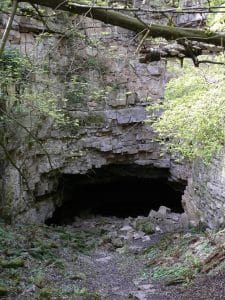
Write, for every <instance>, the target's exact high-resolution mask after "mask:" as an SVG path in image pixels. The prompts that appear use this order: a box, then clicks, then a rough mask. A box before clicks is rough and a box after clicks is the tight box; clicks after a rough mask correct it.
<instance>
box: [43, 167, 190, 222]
mask: <svg viewBox="0 0 225 300" xmlns="http://www.w3.org/2000/svg"><path fill="white" fill-rule="evenodd" d="M184 187H185V185H182V184H176V185H171V183H169V182H168V170H165V169H162V170H160V169H152V168H146V167H145V168H143V169H142V168H138V170H137V168H136V167H130V168H128V167H126V166H111V167H110V166H108V167H103V168H101V169H96V170H92V171H91V172H89V173H88V174H85V175H68V174H67V175H63V176H62V177H61V180H60V184H59V192H61V194H62V199H63V201H62V203H63V204H62V205H61V206H60V207H58V208H56V210H55V212H54V214H53V216H52V218H51V219H49V220H47V221H46V223H47V224H57V225H63V224H69V223H71V222H73V221H74V217H76V216H85V215H102V216H116V217H121V218H125V217H137V216H147V215H148V214H149V212H150V210H151V209H154V210H157V209H158V208H159V207H160V206H161V205H164V206H167V207H169V208H171V210H172V211H173V212H177V213H181V212H183V208H182V205H181V197H182V194H183V191H184Z"/></svg>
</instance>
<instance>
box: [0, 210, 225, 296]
mask: <svg viewBox="0 0 225 300" xmlns="http://www.w3.org/2000/svg"><path fill="white" fill-rule="evenodd" d="M133 222H134V219H131V218H128V219H118V218H114V217H110V218H109V217H108V218H105V217H98V216H92V217H89V218H79V219H77V220H76V221H75V222H74V223H73V224H71V225H69V226H35V225H26V226H25V225H20V226H9V225H4V224H3V223H0V299H7V300H9V299H15V300H17V299H19V300H23V299H24V300H28V299H29V300H30V299H36V300H40V299H43V300H44V299H46V300H48V299H50V300H54V299H75V300H76V299H77V300H83V299H87V300H88V299H90V300H98V299H107V300H126V299H139V300H148V299H151V300H174V299H177V300H191V299H193V300H194V299H196V300H197V299H198V300H199V299H204V300H207V299H215V300H219V299H221V300H222V299H225V273H224V272H223V269H224V266H223V263H224V260H223V251H224V242H223V232H220V233H207V234H206V233H202V232H186V233H171V234H146V233H144V232H142V231H138V230H136V229H135V228H134V226H133V224H134V223H133Z"/></svg>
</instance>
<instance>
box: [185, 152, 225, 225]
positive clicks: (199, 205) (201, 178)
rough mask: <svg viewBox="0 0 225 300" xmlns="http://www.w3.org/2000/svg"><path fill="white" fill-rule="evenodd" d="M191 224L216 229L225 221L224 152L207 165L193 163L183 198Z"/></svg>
mask: <svg viewBox="0 0 225 300" xmlns="http://www.w3.org/2000/svg"><path fill="white" fill-rule="evenodd" d="M183 201H184V205H185V207H186V210H187V211H188V213H189V215H190V216H191V218H192V220H193V223H194V224H198V222H201V223H203V224H204V225H207V226H209V227H210V228H218V227H219V226H224V221H225V152H224V150H223V151H221V152H220V154H218V155H217V156H216V157H214V158H213V159H212V162H211V163H210V164H209V165H207V166H206V165H204V164H202V163H201V162H199V161H196V162H194V164H193V168H192V178H190V179H189V183H188V186H187V189H186V192H185V195H184V197H183Z"/></svg>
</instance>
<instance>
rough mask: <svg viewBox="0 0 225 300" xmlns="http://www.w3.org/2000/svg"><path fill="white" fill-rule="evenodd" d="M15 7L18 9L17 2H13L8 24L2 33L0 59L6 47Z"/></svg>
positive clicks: (15, 0) (14, 0)
mask: <svg viewBox="0 0 225 300" xmlns="http://www.w3.org/2000/svg"><path fill="white" fill-rule="evenodd" d="M17 7H18V0H13V3H12V12H11V15H10V17H9V20H8V23H7V25H6V28H5V31H4V33H3V36H2V40H1V45H0V57H1V55H2V53H3V52H4V49H5V45H6V42H7V40H8V37H9V33H10V30H11V27H12V23H13V20H14V17H15V14H16V11H17Z"/></svg>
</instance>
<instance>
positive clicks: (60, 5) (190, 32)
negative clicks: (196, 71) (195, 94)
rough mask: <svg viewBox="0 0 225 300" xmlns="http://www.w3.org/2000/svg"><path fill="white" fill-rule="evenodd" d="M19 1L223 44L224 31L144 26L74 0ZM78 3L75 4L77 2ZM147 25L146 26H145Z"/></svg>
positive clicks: (160, 34)
mask: <svg viewBox="0 0 225 300" xmlns="http://www.w3.org/2000/svg"><path fill="white" fill-rule="evenodd" d="M19 1H20V2H27V3H32V4H37V5H43V6H46V7H50V8H52V9H57V10H64V11H69V12H72V13H75V14H79V15H84V16H85V17H89V18H93V19H96V20H99V21H102V22H104V23H106V24H111V25H115V26H120V27H123V28H126V29H129V30H132V31H134V32H141V31H143V30H145V29H149V36H152V37H163V38H165V39H167V40H178V39H181V38H186V39H189V40H194V41H200V42H204V43H211V44H214V45H217V46H224V45H225V33H217V32H211V33H210V32H206V31H203V30H198V29H189V28H182V27H172V26H165V25H158V24H149V25H148V26H146V25H145V24H144V23H142V22H141V21H139V20H138V19H136V18H135V17H131V16H128V15H125V14H123V13H119V12H115V11H109V10H107V9H98V8H94V7H91V6H90V7H88V6H85V5H82V2H79V0H78V1H76V4H69V1H63V0H27V1H26V0H19ZM78 2H79V3H80V5H79V4H77V3H78ZM146 27H147V28H146Z"/></svg>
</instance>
